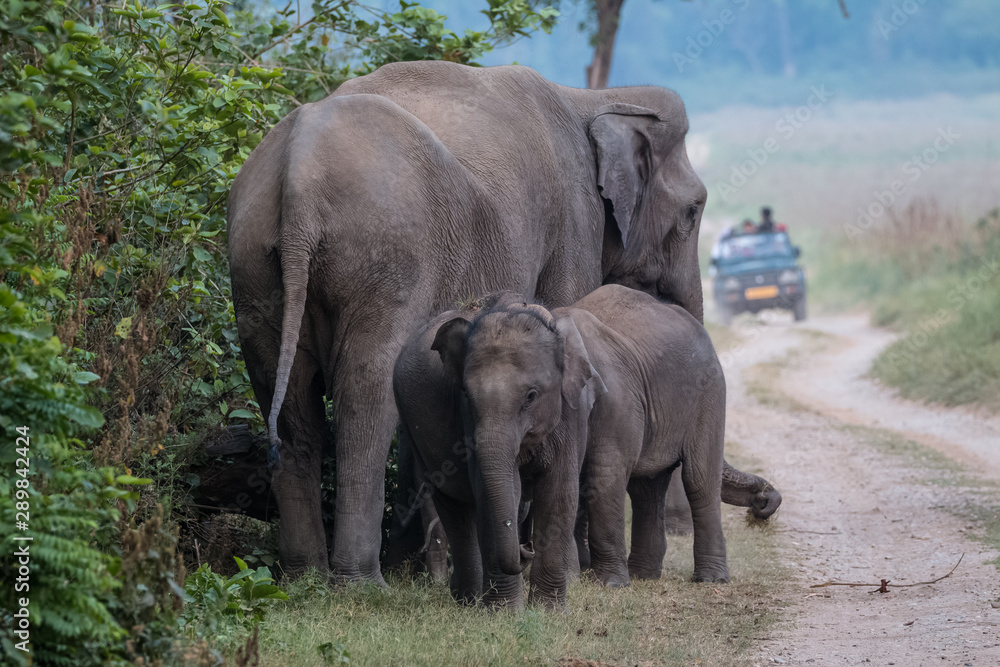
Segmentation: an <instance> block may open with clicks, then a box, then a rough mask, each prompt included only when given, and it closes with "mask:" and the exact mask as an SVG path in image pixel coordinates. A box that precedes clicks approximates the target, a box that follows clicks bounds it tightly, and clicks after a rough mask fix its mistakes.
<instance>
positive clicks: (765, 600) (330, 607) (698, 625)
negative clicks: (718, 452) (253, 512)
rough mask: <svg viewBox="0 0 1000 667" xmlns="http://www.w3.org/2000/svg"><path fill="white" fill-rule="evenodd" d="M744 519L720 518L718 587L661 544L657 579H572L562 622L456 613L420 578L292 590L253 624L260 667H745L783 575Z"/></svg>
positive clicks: (765, 539)
mask: <svg viewBox="0 0 1000 667" xmlns="http://www.w3.org/2000/svg"><path fill="white" fill-rule="evenodd" d="M734 454H735V455H736V456H737V460H739V459H738V453H734ZM732 455H733V454H730V456H732ZM745 463H746V462H745V461H742V460H741V464H745ZM744 513H745V512H744V510H742V509H740V508H729V507H726V508H725V513H724V514H725V518H724V529H725V533H726V538H727V544H728V552H729V568H730V572H731V574H732V577H733V580H732V582H731V583H730V584H727V585H720V584H693V583H691V582H689V581H688V579H689V578H690V576H691V573H692V571H693V569H694V565H693V559H692V551H691V549H692V540H691V538H690V537H671V538H670V539H669V540H668V541H669V549H668V554H667V557H666V559H665V561H664V575H663V577H662V578H661V579H659V580H657V581H637V582H633V584H632V586H631V587H630V588H628V589H621V590H609V589H606V588H604V587H602V586H600V585H599V584H598V583H596V582H593V581H590V580H588V579H587V578H586V577H584V578H583V579H581V580H580V581H577V582H574V583H573V584H572V585H571V586H570V589H569V592H568V599H569V603H568V613H560V612H550V611H545V610H544V609H528V610H527V611H524V612H521V613H517V614H510V613H490V612H487V611H485V610H482V609H474V608H473V609H470V608H462V607H459V606H458V605H456V604H455V603H454V601H453V600H452V599H451V596H450V594H449V592H448V590H447V587H446V586H436V585H433V584H431V583H430V582H429V581H428V580H427V579H425V578H423V577H420V576H416V577H406V576H404V577H399V578H396V579H393V580H391V581H390V587H389V588H388V589H381V588H379V587H377V586H374V585H359V586H351V587H347V588H342V589H336V590H333V591H331V590H328V589H327V588H326V587H325V586H323V585H321V584H319V583H318V582H317V581H316V580H315V579H313V580H310V579H308V578H307V579H303V580H300V581H298V582H296V583H294V584H292V585H291V586H290V587H289V589H288V594H289V597H290V600H289V601H288V602H283V603H279V604H276V605H274V606H273V607H272V608H271V610H270V611H269V614H268V617H267V620H266V621H265V622H264V623H263V624H262V626H261V636H260V657H261V663H262V664H280V665H282V667H295V666H298V665H303V666H305V665H310V666H311V665H321V664H336V663H334V662H332V661H331V662H328V663H325V662H324V659H323V658H322V657H321V655H320V648H319V647H321V646H323V645H325V644H326V645H328V646H327V647H326V649H325V650H326V652H327V654H328V655H337V651H338V648H339V646H338V645H342V648H343V649H344V650H346V652H347V653H348V654H349V659H350V664H352V665H446V664H447V665H450V664H465V665H472V664H474V665H507V664H529V665H533V664H552V663H554V662H556V661H559V660H562V659H579V660H595V661H600V662H602V663H606V664H616V665H617V664H629V665H634V664H637V663H639V664H649V665H660V664H663V665H689V664H694V663H697V662H698V661H700V662H701V664H711V665H742V664H747V660H748V659H749V655H750V653H751V651H752V650H753V648H754V647H755V646H756V645H757V642H758V640H760V639H761V638H763V637H766V636H767V635H768V633H769V631H770V628H771V627H772V626H773V624H774V623H775V622H776V621H777V620H778V619H779V617H780V612H781V607H782V606H783V602H782V601H781V599H780V598H779V597H778V591H779V586H780V584H781V582H782V581H784V580H785V578H786V576H787V573H786V572H785V570H784V569H783V566H782V565H780V564H779V562H778V558H777V550H776V545H775V540H774V538H773V536H771V535H770V534H769V533H768V532H767V531H760V530H754V529H751V528H749V527H747V526H746V525H745V523H744V521H745V520H744ZM570 664H571V663H570Z"/></svg>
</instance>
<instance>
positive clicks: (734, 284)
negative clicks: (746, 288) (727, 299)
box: [722, 278, 740, 290]
mask: <svg viewBox="0 0 1000 667" xmlns="http://www.w3.org/2000/svg"><path fill="white" fill-rule="evenodd" d="M722 286H723V287H725V288H726V289H728V290H737V289H739V288H740V280H739V278H726V280H725V281H724V282H723V283H722Z"/></svg>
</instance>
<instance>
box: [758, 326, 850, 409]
mask: <svg viewBox="0 0 1000 667" xmlns="http://www.w3.org/2000/svg"><path fill="white" fill-rule="evenodd" d="M797 332H798V333H799V335H801V336H802V337H803V343H802V344H801V345H798V346H796V347H794V348H792V349H790V350H789V351H788V352H786V353H785V354H784V355H782V356H781V357H779V358H777V359H772V360H770V361H762V362H761V363H759V364H754V365H753V366H750V367H748V368H746V369H744V371H743V386H744V387H745V390H746V393H747V396H750V397H751V398H753V399H754V400H756V401H757V402H758V403H760V404H762V405H766V406H768V407H772V408H778V409H780V410H788V411H791V412H810V413H813V414H818V413H816V411H815V410H813V409H812V408H810V407H809V406H807V405H805V404H804V403H802V402H800V401H798V400H796V399H795V398H793V397H791V396H789V395H788V394H786V393H785V392H784V391H782V390H781V389H780V388H779V385H780V382H779V380H780V378H781V374H782V373H783V372H784V371H785V369H787V368H791V367H793V366H795V365H796V364H797V363H798V362H799V360H800V359H801V358H802V357H804V356H806V355H810V354H815V353H817V352H819V351H820V350H822V349H823V348H825V347H826V346H827V345H829V344H830V341H831V340H832V339H833V337H832V336H830V335H829V334H827V333H824V332H822V331H816V330H814V329H799V330H798V331H797Z"/></svg>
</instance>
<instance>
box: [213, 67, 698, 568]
mask: <svg viewBox="0 0 1000 667" xmlns="http://www.w3.org/2000/svg"><path fill="white" fill-rule="evenodd" d="M687 127H688V124H687V117H686V114H685V111H684V106H683V104H682V102H681V101H680V99H679V98H678V96H677V95H676V94H675V93H673V92H671V91H668V90H665V89H662V88H654V87H643V88H617V89H611V90H602V91H586V90H577V89H573V88H566V87H563V86H558V85H556V84H553V83H551V82H549V81H546V80H545V79H543V78H542V77H541V76H539V75H538V74H537V73H536V72H534V71H532V70H530V69H528V68H525V67H519V66H509V67H490V68H473V67H465V66H462V65H456V64H452V63H445V62H415V63H395V64H391V65H386V66H384V67H381V68H380V69H378V70H377V71H375V72H373V73H372V74H369V75H367V76H363V77H359V78H356V79H352V80H350V81H347V82H345V83H344V84H343V85H341V86H340V87H339V88H338V89H337V90H336V92H334V93H333V94H332V95H330V96H329V97H327V98H326V99H324V100H322V101H319V102H316V103H312V104H306V105H303V106H302V107H300V108H298V109H296V110H295V111H293V112H292V113H290V114H288V116H286V117H285V118H284V119H283V120H282V121H281V122H280V123H278V124H277V125H276V126H275V127H274V128H273V129H272V130H271V131H270V132H269V133H268V134H267V136H265V137H264V140H263V141H262V142H261V143H260V145H258V146H257V147H256V148H255V149H254V150H253V152H252V153H251V155H250V156H249V158H248V159H247V161H246V162H245V163H244V165H243V167H242V169H241V170H240V173H239V175H238V176H237V177H236V180H235V181H234V183H233V187H232V190H231V192H230V196H229V210H228V223H229V224H228V230H229V258H230V265H231V274H232V288H233V302H234V305H235V309H236V318H237V324H238V330H239V336H240V341H241V344H242V350H243V354H244V357H245V359H246V364H247V371H248V373H249V376H250V381H251V383H252V385H253V389H254V393H255V394H256V396H257V400H258V402H259V403H260V406H261V410H262V412H263V414H264V416H265V417H266V420H267V424H268V430H269V437H270V441H271V445H272V447H273V448H274V451H275V453H276V454H280V459H278V462H277V465H276V466H275V469H274V476H273V491H274V494H275V498H276V500H277V503H278V506H279V508H280V513H281V517H282V519H281V525H280V530H279V551H280V562H281V567H282V570H283V571H284V572H285V573H286V574H295V573H298V572H301V571H303V570H304V569H306V568H309V567H318V568H321V569H326V568H327V567H330V568H331V569H332V570H333V573H334V575H335V576H336V577H338V578H342V579H359V578H360V579H372V580H380V579H381V574H380V569H379V559H378V556H379V547H380V530H379V525H380V520H381V515H382V508H383V505H384V495H383V494H384V488H383V485H384V482H383V478H384V464H385V457H386V453H387V450H388V447H389V444H390V441H391V438H392V433H393V429H394V428H395V426H396V423H397V413H396V408H395V405H394V402H393V397H392V390H391V378H392V365H393V363H394V361H395V359H396V356H397V354H398V352H399V350H400V348H401V347H402V345H403V342H404V341H405V340H406V339H407V337H408V336H409V335H410V334H411V333H412V332H413V331H414V330H415V329H417V328H419V327H420V326H421V325H422V324H424V323H425V322H427V320H428V319H429V318H430V317H431V316H432V315H433V314H434V313H438V312H441V311H442V310H444V309H447V308H452V307H454V304H456V303H457V302H459V301H460V300H461V299H463V298H467V297H468V296H469V295H474V294H483V293H487V292H492V291H497V290H501V289H511V290H515V291H517V292H518V293H523V294H526V295H530V296H532V297H534V298H538V299H540V300H543V301H544V302H545V303H547V304H551V305H554V306H559V305H567V304H570V303H573V302H574V301H576V300H577V299H579V298H581V297H582V296H584V295H585V294H587V293H589V292H590V291H592V290H593V289H595V288H597V287H598V286H600V285H601V284H602V283H605V282H617V283H622V284H625V285H630V286H633V287H636V288H638V289H642V290H645V291H648V292H649V293H652V294H655V295H657V296H659V297H660V298H662V299H664V300H669V301H671V302H674V303H677V304H680V305H681V306H683V307H684V308H686V309H687V310H688V311H689V312H690V313H691V314H692V315H694V317H695V318H697V319H700V318H701V316H702V293H701V277H700V274H699V270H698V256H697V240H698V227H699V224H700V221H701V213H702V210H703V208H704V203H705V196H706V191H705V187H704V185H703V184H702V182H701V181H700V180H699V179H698V177H697V175H695V173H694V171H693V170H692V168H691V165H690V164H689V162H688V159H687V154H686V151H685V146H684V136H685V134H686V132H687ZM324 398H325V399H327V400H328V401H329V405H330V414H331V417H332V427H333V428H332V431H333V433H332V438H331V437H330V435H329V433H328V431H329V430H330V429H328V427H327V424H326V407H325V405H324ZM326 447H329V448H331V449H334V450H335V454H336V460H337V481H336V492H337V502H336V511H335V516H334V518H333V522H332V526H331V527H330V529H331V530H332V533H333V539H332V548H331V551H330V552H329V554H328V553H327V540H326V539H325V530H326V529H325V527H324V525H323V521H322V518H321V513H320V463H321V458H322V455H323V451H324V448H326Z"/></svg>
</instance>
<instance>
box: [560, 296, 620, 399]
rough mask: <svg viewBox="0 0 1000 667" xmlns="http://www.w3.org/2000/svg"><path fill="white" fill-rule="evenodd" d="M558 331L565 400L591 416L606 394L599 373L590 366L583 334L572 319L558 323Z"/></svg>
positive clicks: (567, 318) (562, 318) (567, 316)
mask: <svg viewBox="0 0 1000 667" xmlns="http://www.w3.org/2000/svg"><path fill="white" fill-rule="evenodd" d="M556 331H557V332H558V333H559V338H560V339H561V340H562V342H563V377H562V397H563V400H564V401H565V402H566V404H567V405H569V407H570V408H572V409H573V410H580V411H581V412H584V413H587V414H589V413H590V409H591V408H593V407H594V401H595V400H597V398H598V397H599V396H603V395H604V394H606V393H607V391H608V389H607V387H605V386H604V380H602V379H601V376H600V374H599V373H598V372H597V369H595V368H594V366H593V365H592V364H591V363H590V356H589V354H588V353H587V347H586V346H585V345H584V344H583V338H582V337H581V336H580V330H579V329H577V328H576V322H574V321H573V318H572V317H570V316H569V315H563V316H561V317H559V318H558V319H556Z"/></svg>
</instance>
